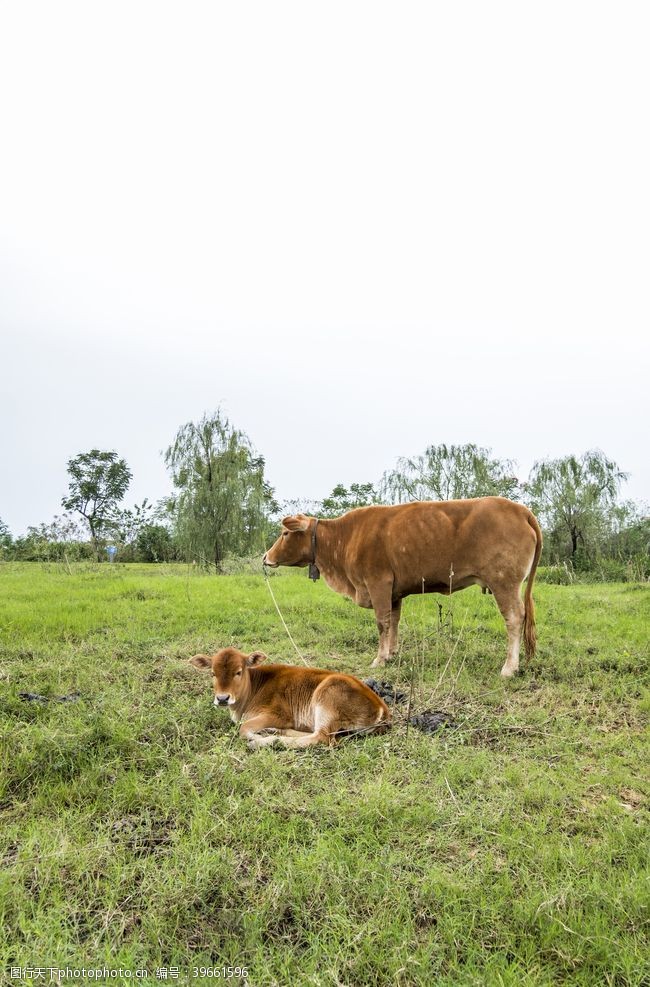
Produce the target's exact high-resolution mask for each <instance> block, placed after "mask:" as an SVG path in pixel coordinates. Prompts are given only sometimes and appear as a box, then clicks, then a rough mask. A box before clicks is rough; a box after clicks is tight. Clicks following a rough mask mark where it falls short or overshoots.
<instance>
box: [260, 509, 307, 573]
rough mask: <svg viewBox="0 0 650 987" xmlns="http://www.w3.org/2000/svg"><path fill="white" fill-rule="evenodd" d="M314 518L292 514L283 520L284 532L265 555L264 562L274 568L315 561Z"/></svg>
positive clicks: (301, 564) (303, 564)
mask: <svg viewBox="0 0 650 987" xmlns="http://www.w3.org/2000/svg"><path fill="white" fill-rule="evenodd" d="M313 524H314V519H313V518H311V517H307V516H306V515H305V514H292V515H290V516H289V517H285V518H284V519H283V521H282V534H281V535H280V537H279V538H278V540H277V541H276V542H275V543H274V544H273V545H271V547H270V549H269V550H268V552H267V553H266V555H265V556H264V559H263V561H264V564H265V565H268V566H270V567H271V568H272V569H277V567H278V566H279V565H297V566H305V565H309V563H310V562H313V561H314V558H313V548H312V537H311V532H312V528H313Z"/></svg>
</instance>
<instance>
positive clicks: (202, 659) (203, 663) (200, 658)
mask: <svg viewBox="0 0 650 987" xmlns="http://www.w3.org/2000/svg"><path fill="white" fill-rule="evenodd" d="M187 661H188V664H189V665H194V667H195V668H200V669H204V668H212V658H210V656H209V655H194V657H193V658H188V659H187Z"/></svg>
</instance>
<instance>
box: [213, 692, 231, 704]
mask: <svg viewBox="0 0 650 987" xmlns="http://www.w3.org/2000/svg"><path fill="white" fill-rule="evenodd" d="M214 705H215V706H229V705H230V696H229V695H227V696H215V697H214Z"/></svg>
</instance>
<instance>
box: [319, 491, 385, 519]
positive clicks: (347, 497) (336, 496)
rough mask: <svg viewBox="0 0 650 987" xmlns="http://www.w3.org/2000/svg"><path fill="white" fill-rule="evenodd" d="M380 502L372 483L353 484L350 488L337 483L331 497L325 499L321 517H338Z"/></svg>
mask: <svg viewBox="0 0 650 987" xmlns="http://www.w3.org/2000/svg"><path fill="white" fill-rule="evenodd" d="M379 502H380V501H379V494H378V493H377V491H376V490H375V487H374V484H372V483H351V484H350V486H349V487H345V486H344V485H343V484H342V483H337V485H336V486H335V487H334V489H333V490H332V492H331V494H330V495H329V497H324V498H323V501H322V504H321V506H320V510H319V514H320V515H321V517H338V516H339V515H340V514H345V513H346V511H351V510H353V509H354V508H355V507H365V506H366V505H367V504H377V503H379Z"/></svg>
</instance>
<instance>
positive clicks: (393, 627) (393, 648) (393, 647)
mask: <svg viewBox="0 0 650 987" xmlns="http://www.w3.org/2000/svg"><path fill="white" fill-rule="evenodd" d="M401 613H402V601H401V600H398V601H397V602H396V603H393V606H392V609H391V611H390V629H389V632H388V657H389V658H392V657H393V656H394V655H396V654H397V649H398V647H399V639H398V634H397V632H398V628H399V618H400V616H401Z"/></svg>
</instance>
